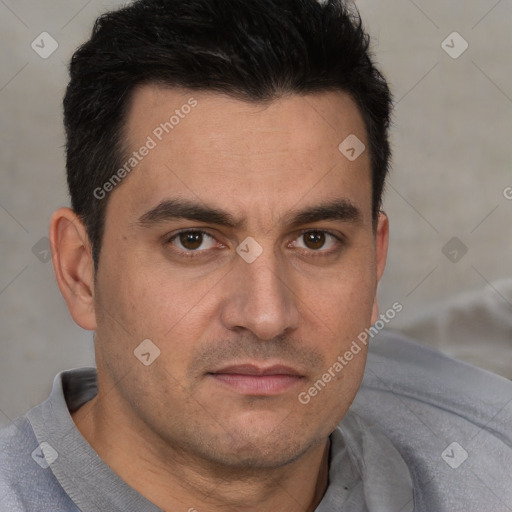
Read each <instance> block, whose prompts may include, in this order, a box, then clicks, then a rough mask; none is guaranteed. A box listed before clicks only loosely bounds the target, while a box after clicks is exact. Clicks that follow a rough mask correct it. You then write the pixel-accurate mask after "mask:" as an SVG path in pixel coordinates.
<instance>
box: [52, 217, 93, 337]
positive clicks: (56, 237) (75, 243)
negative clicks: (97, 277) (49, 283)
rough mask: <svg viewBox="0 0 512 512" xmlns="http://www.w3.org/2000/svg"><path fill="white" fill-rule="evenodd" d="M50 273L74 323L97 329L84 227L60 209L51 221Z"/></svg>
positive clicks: (88, 247)
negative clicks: (52, 271) (51, 269)
mask: <svg viewBox="0 0 512 512" xmlns="http://www.w3.org/2000/svg"><path fill="white" fill-rule="evenodd" d="M50 246H51V250H52V260H53V269H54V271H55V276H56V278H57V284H58V285H59V288H60V292H61V294H62V296H63V297H64V300H65V301H66V304H67V306H68V309H69V312H70V313H71V316H72V317H73V320H74V321H75V322H76V323H77V324H78V325H79V326H80V327H83V328H84V329H88V330H90V331H94V330H95V329H96V316H95V313H94V266H93V260H92V247H91V244H90V242H89V237H88V236H87V232H86V229H85V226H84V225H83V223H82V221H81V220H80V219H79V217H78V216H77V215H76V214H75V213H74V212H73V210H71V209H70V208H59V209H58V210H56V211H55V212H54V213H53V215H52V218H51V221H50Z"/></svg>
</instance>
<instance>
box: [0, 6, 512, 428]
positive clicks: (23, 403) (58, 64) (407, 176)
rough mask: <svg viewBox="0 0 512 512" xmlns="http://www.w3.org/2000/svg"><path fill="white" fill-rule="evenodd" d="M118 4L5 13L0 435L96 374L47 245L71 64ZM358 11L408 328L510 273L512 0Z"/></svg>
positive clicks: (388, 294)
mask: <svg viewBox="0 0 512 512" xmlns="http://www.w3.org/2000/svg"><path fill="white" fill-rule="evenodd" d="M119 4H120V2H115V1H110V2H109V1H106V0H104V1H99V0H90V1H85V0H41V1H37V2H36V1H35V0H31V1H29V0H0V45H1V47H2V52H1V53H0V107H1V111H2V115H1V117H0V123H1V133H2V138H1V142H0V176H1V180H0V183H1V185H0V244H1V245H0V258H1V260H0V261H1V266H0V325H1V337H0V354H1V356H0V424H2V423H5V422H7V421H8V418H13V417H15V416H17V415H19V414H21V413H23V412H24V411H25V410H26V409H28V408H29V407H31V406H32V405H34V404H36V403H38V402H39V401H41V400H42V399H43V398H44V397H45V396H46V395H47V393H48V392H49V389H50V385H51V381H52V379H53V377H54V375H55V374H56V373H57V372H58V371H59V370H61V369H65V368H70V367H76V366H82V365H89V364H92V363H93V356H92V335H91V333H89V332H86V331H83V330H81V329H80V328H79V327H77V326H76V325H75V324H74V323H73V322H72V320H71V319H70V317H69V315H68V312H67V309H66V307H65V304H64V302H63V300H62V298H61V297H60V294H59V291H58V289H57V286H56V284H55V281H54V277H53V270H52V267H51V263H49V262H45V242H44V240H43V241H42V242H41V239H42V238H43V237H45V236H46V234H47V226H48V221H49V218H50V215H51V213H52V211H53V210H54V209H55V208H56V207H58V206H61V205H65V204H68V198H67V192H66V187H65V175H64V161H63V144H64V139H63V130H62V126H61V100H62V96H63V92H64V88H65V86H66V82H67V72H66V63H67V61H68V60H69V57H70V56H71V54H72V52H73V50H74V48H75V47H76V46H78V45H79V44H80V43H81V42H82V41H83V40H84V39H85V38H86V37H87V35H88V33H89V31H90V29H91V25H92V22H93V20H94V19H95V18H96V16H97V15H99V14H100V13H101V12H103V11H104V10H106V9H108V8H110V7H113V6H115V5H119ZM357 5H358V7H359V9H360V11H361V13H362V16H363V19H364V20H365V24H366V26H367V28H368V29H369V31H370V33H371V34H372V35H373V45H374V50H375V54H376V56H377V60H378V62H380V64H381V68H382V69H383V71H384V73H385V75H386V76H387V77H388V79H389V80H390V82H391V85H392V88H393V91H394V94H395V98H396V102H397V106H396V112H395V126H394V129H393V146H394V165H393V167H394V170H393V173H392V176H391V179H390V181H389V184H388V189H387V194H386V199H385V209H386V211H387V212H388V214H389V216H390V218H391V225H392V231H391V248H390V254H389V263H388V269H387V274H386V276H385V278H384V279H383V282H382V284H381V288H380V292H379V294H380V300H381V306H382V308H383V309H386V308H387V307H389V306H390V305H391V304H392V303H393V302H395V301H399V302H401V303H402V304H403V306H404V309H403V311H402V313H400V315H399V316H398V317H396V319H395V320H394V321H393V322H394V323H393V326H394V327H396V328H400V327H401V326H405V325H406V324H407V323H408V322H410V321H411V320H412V319H414V318H415V316H417V315H421V313H422V312H423V311H425V310H426V309H428V308H431V307H432V305H435V304H436V303H438V302H439V301H440V300H442V299H445V298H446V297H448V296H451V295H453V294H455V293H458V292H461V291H464V290H471V289H476V288H481V287H484V286H487V285H488V283H489V282H490V283H493V282H494V281H495V280H497V279H500V278H504V277H510V276H511V274H512V258H511V254H512V229H511V227H512V222H511V221H512V200H507V198H506V197H505V194H504V191H505V190H507V187H512V172H511V168H512V158H511V151H510V148H511V145H512V61H511V57H510V55H512V30H511V28H512V27H511V20H512V2H511V1H510V0H501V1H496V0H478V1H477V0H450V1H449V2H445V1H440V0H430V1H428V2H427V1H425V0H424V1H420V0H417V1H416V2H413V1H412V0H386V1H385V2H384V1H382V0H380V1H378V0H361V1H358V2H357ZM454 31H456V32H458V33H459V34H461V36H462V37H463V38H464V40H465V41H467V44H468V45H469V46H468V48H467V50H466V51H465V52H464V53H463V54H462V55H460V56H459V57H458V58H452V57H451V56H450V55H448V53H446V51H445V50H444V49H443V48H442V46H441V43H442V42H443V40H445V39H446V38H447V36H449V35H450V34H452V33H453V32H454ZM42 32H48V33H49V34H51V36H52V37H53V38H54V39H55V40H56V42H57V43H58V48H57V50H56V51H55V52H54V53H53V54H52V55H50V56H49V57H48V58H46V59H43V58H41V57H40V56H39V55H38V54H37V53H36V52H35V51H34V50H33V49H32V47H31V43H32V41H34V40H36V42H38V41H39V45H40V46H42V45H41V43H40V38H37V36H39V35H40V34H41V33H42ZM44 37H46V36H44ZM36 38H37V39H36ZM50 44H51V42H50V40H49V39H45V44H44V48H41V47H40V48H39V49H38V50H39V51H40V52H44V51H49V49H51V45H50ZM446 44H447V45H448V46H449V47H451V48H447V49H448V51H450V52H451V53H452V55H456V54H457V53H459V52H460V49H462V48H463V46H461V44H463V41H462V40H458V39H457V37H456V36H455V39H454V36H450V37H449V38H448V40H447V43H446ZM510 196H512V191H510V194H509V197H510ZM453 237H457V239H459V240H460V243H462V244H464V246H465V247H466V248H467V253H466V254H465V255H464V256H463V257H462V259H460V261H458V262H453V261H450V259H449V258H452V259H453V258H454V257H457V258H460V255H461V254H462V252H461V247H462V246H461V245H460V244H459V245H460V246H459V247H456V246H449V247H448V248H447V249H445V251H444V252H445V253H446V254H448V257H447V256H445V254H443V247H444V246H445V244H446V243H447V242H448V241H449V240H450V239H452V238H453ZM38 243H39V244H41V245H36V244H38ZM452 243H453V242H452ZM456 243H459V242H456ZM35 245H36V249H33V248H34V246H35ZM454 249H455V250H457V251H458V253H457V254H455V253H454V252H453V250H454ZM450 252H451V254H450ZM34 253H36V254H34ZM507 307H508V306H507ZM511 313H512V308H511Z"/></svg>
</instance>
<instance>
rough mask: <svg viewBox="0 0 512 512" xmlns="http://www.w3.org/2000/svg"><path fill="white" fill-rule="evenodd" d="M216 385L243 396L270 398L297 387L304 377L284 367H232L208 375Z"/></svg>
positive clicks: (290, 368)
mask: <svg viewBox="0 0 512 512" xmlns="http://www.w3.org/2000/svg"><path fill="white" fill-rule="evenodd" d="M208 376H209V377H211V378H212V379H213V380H214V381H215V382H216V383H218V384H220V385H222V386H224V387H227V388H229V389H231V390H232V391H236V392H238V393H241V394H243V395H254V396H271V395H277V394H280V393H283V392H285V391H287V390H288V389H290V388H291V387H293V386H295V385H297V384H298V383H299V382H300V381H301V380H302V379H303V378H304V376H303V375H302V374H301V373H300V372H299V371H298V370H296V369H294V368H292V367H290V366H285V365H272V366H267V367H265V366H258V365H254V364H241V365H232V366H227V367H225V368H221V369H219V370H216V371H214V372H211V373H209V374H208Z"/></svg>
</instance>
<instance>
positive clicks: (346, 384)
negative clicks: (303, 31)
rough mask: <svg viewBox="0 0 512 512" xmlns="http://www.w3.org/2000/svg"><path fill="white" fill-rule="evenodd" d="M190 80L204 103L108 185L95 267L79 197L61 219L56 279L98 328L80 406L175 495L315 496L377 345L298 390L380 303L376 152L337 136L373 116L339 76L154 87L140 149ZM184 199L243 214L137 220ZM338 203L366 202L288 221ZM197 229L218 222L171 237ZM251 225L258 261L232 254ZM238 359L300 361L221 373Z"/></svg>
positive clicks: (95, 442)
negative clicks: (262, 380) (152, 350)
mask: <svg viewBox="0 0 512 512" xmlns="http://www.w3.org/2000/svg"><path fill="white" fill-rule="evenodd" d="M191 97H193V98H194V99H195V100H197V106H196V107H195V108H194V109H192V111H191V112H190V113H189V114H188V115H187V116H185V117H184V118H183V119H181V120H180V123H179V125H177V126H175V127H174V129H173V131H172V132H171V133H169V134H166V135H165V136H164V137H163V140H162V141H161V142H158V145H157V147H156V148H154V149H153V150H151V151H150V152H149V154H148V155H147V156H146V157H145V158H144V159H143V160H142V162H140V163H139V164H138V166H137V167H136V169H135V170H133V171H132V172H131V173H130V174H129V175H128V176H127V177H126V178H125V179H124V180H123V182H122V183H121V184H120V185H118V186H117V187H116V188H115V189H114V190H113V191H112V192H110V194H109V196H108V198H107V199H105V200H108V207H107V213H106V224H105V233H104V238H103V245H102V249H101V255H100V261H99V266H98V270H97V275H96V276H94V272H93V265H92V257H91V246H90V243H89V240H88V238H87V234H86V231H85V229H84V226H83V224H82V223H81V222H80V220H79V219H78V218H77V217H76V215H75V214H74V213H73V212H72V211H71V210H70V209H68V208H61V209H59V210H57V211H56V212H55V213H54V215H53V217H52V221H51V229H50V236H51V242H52V254H53V262H54V268H55V272H56V276H57V281H58V284H59V287H60V289H61V292H62V294H63V296H64V298H65V300H66V302H67V305H68V307H69V310H70V312H71V315H72V316H73V318H74V320H75V321H76V323H77V324H78V325H80V326H82V327H83V328H85V329H90V330H93V331H95V338H94V339H95V351H96V361H97V367H98V383H99V392H98V395H97V396H96V397H95V398H94V399H92V400H91V401H90V402H88V403H87V404H85V405H84V406H82V407H81V408H80V409H79V410H78V411H77V412H75V413H73V419H74V421H75V423H76V425H77V427H78V429H79V430H80V432H81V433H82V435H83V436H84V437H85V438H86V439H87V441H88V442H89V443H90V444H91V446H92V447H93V448H94V449H95V450H96V451H97V453H98V454H99V455H100V457H101V458H102V459H103V460H104V461H105V462H106V463H107V464H109V466H110V467H111V468H112V469H113V470H114V471H115V472H116V473H117V474H118V475H119V476H120V477H121V478H123V479H124V480H125V481H126V482H127V483H128V484H129V485H131V486H132V487H133V488H134V489H136V490H137V491H138V492H140V493H141V494H142V495H144V496H145V497H146V498H148V499H149V500H150V501H152V502H153V503H155V504H156V505H157V506H159V507H160V508H162V509H164V510H172V511H179V510H183V511H186V510H190V509H196V510H197V511H199V512H202V511H210V512H217V511H221V510H222V511H223V512H225V511H235V510H241V509H243V510H246V511H250V512H256V511H268V510H274V511H282V512H284V511H290V512H291V511H297V510H300V511H313V510H314V509H315V508H316V506H317V505H318V503H319V502H320V500H321V498H322V496H323V494H324V492H325V489H326V486H327V469H328V449H329V437H328V436H329V434H330V433H331V432H332V431H333V430H334V428H335V427H336V425H337V424H338V423H339V422H340V421H341V419H342V418H343V416H344V415H345V413H346V411H347V410H348V408H349V406H350V404H351V403H352V401H353V399H354V397H355V395H356V392H357V390H358V388H359V386H360V383H361V380H362V376H363V372H364V366H365V361H366V351H365V350H362V351H361V352H360V353H359V354H357V355H356V356H355V357H354V359H353V360H352V361H351V362H350V364H348V365H347V366H346V367H345V368H344V369H343V371H341V372H339V373H338V374H336V378H334V379H333V380H331V382H329V383H328V384H327V385H326V386H325V388H324V389H323V390H322V391H321V392H319V393H318V395H317V396H315V397H313V398H312V399H311V401H310V402H309V403H308V404H307V405H304V404H302V403H301V402H300V401H299V400H298V394H299V393H300V392H302V391H307V390H308V388H310V387H311V386H312V385H313V384H314V382H315V381H317V380H318V378H320V377H321V376H322V374H324V373H325V371H326V370H327V369H328V368H329V367H331V366H332V364H333V363H334V362H335V361H336V358H337V357H338V356H339V355H341V354H343V353H344V352H345V351H346V350H348V348H349V347H350V344H351V342H352V340H353V339H355V338H356V336H357V334H358V333H360V332H361V331H362V330H364V329H365V328H366V327H368V326H369V325H370V324H371V323H372V322H374V321H375V320H376V319H377V315H378V306H377V301H376V289H377V284H378V281H379V279H380V277H381V275H382V272H383V270H384V266H385V260H386V252H387V241H388V222H387V218H386V216H385V215H384V214H381V215H380V216H379V219H378V223H377V224H376V225H374V224H373V223H372V216H371V200H372V198H371V173H370V161H369V155H368V151H365V152H364V153H363V154H362V155H361V156H360V157H359V158H357V159H356V160H355V161H353V162H350V161H349V160H348V159H347V158H345V157H344V156H343V155H342V154H341V153H340V152H339V151H338V145H339V144H340V142H341V141H343V140H344V139H345V138H346V137H347V136H348V135H349V134H356V135H357V137H358V138H359V139H361V140H362V141H363V142H364V143H365V144H366V145H367V139H366V131H365V127H364V123H363V120H362V118H361V115H360V113H359V111H358V109H357V107H356V105H355V103H354V102H353V101H352V100H351V99H350V98H349V97H348V96H347V95H345V94H343V93H340V92H328V93H321V94H319V93H317V94H313V95H307V96H299V95H290V96H285V97H282V98H280V99H278V100H275V101H273V102H271V103H268V104H265V105H262V104H254V103H247V102H243V101H239V100H236V99H233V98H229V97H227V96H223V95H219V94H213V93H206V92H197V91H194V92H193V93H192V92H190V91H183V90H176V89H165V88H162V87H160V86H154V85H145V86H143V87H141V88H139V89H138V90H137V91H136V92H135V94H134V96H133V100H132V103H131V107H130V110H129V114H128V118H127V122H126V140H127V144H128V147H129V148H131V150H136V149H138V148H139V147H140V146H141V145H142V144H144V142H145V141H146V139H147V137H148V135H151V133H152V132H153V130H154V129H155V127H157V126H159V125H160V123H162V122H164V121H166V120H167V119H168V118H169V114H167V113H168V112H169V113H171V114H172V113H173V112H174V110H175V109H179V108H180V107H181V106H182V105H183V104H185V103H187V101H188V100H189V99H190V98H191ZM170 199H172V200H176V199H181V200H187V201H188V202H190V203H194V204H198V205H201V206H209V207H214V208H217V209H222V210H224V211H225V212H227V213H229V214H230V215H231V216H232V217H233V218H234V219H235V220H236V221H237V222H238V224H237V225H236V226H231V227H228V226H224V225H219V224H216V223H214V222H210V221H207V220H206V221H205V220H202V221H198V220H190V219H187V218H168V219H160V220H159V221H158V222H152V223H141V222H140V218H141V217H143V216H144V214H145V213H146V212H148V211H149V210H151V209H152V208H154V207H155V206H156V205H158V204H159V203H160V202H161V201H165V200H170ZM335 200H337V201H345V204H347V203H350V205H351V206H352V207H353V210H354V211H355V212H356V213H357V215H356V216H345V217H344V218H334V219H333V218H322V219H316V220H315V221H314V222H306V223H301V224H292V223H291V222H290V219H291V217H292V216H293V215H295V214H296V213H297V212H299V211H302V210H304V209H307V208H311V207H315V206H318V205H323V204H325V203H326V202H329V201H335ZM184 229H188V230H191V229H192V230H196V231H197V230H201V231H204V232H206V233H208V234H209V235H210V237H211V238H210V237H207V236H204V237H203V241H202V242H200V243H201V244H202V245H199V247H198V248H197V246H192V249H191V250H189V251H188V255H187V254H186V252H187V247H188V248H190V247H191V245H190V244H188V245H187V247H185V246H184V245H180V242H179V240H180V238H179V237H178V238H174V239H173V240H172V241H169V239H170V238H172V236H174V235H175V234H176V233H177V232H178V231H180V230H184ZM326 230H328V231H329V232H330V233H332V234H333V235H335V236H337V237H339V239H340V240H341V241H337V239H336V238H333V237H332V236H331V235H329V234H325V233H324V232H325V231H326ZM304 231H315V232H316V235H313V237H316V238H314V240H313V241H316V242H319V243H313V244H312V243H311V238H308V235H305V236H303V232H304ZM247 237H252V238H253V239H254V240H256V241H257V243H258V244H259V245H260V246H261V248H262V249H263V252H262V253H261V255H260V256H259V257H257V258H256V260H255V261H254V262H252V263H247V262H246V261H245V260H244V259H242V258H241V257H240V255H239V254H238V253H237V252H236V248H237V247H238V246H239V245H240V244H241V242H243V241H244V240H245V239H246V238H247ZM185 241H186V240H185ZM194 250H195V256H194V257H190V253H191V252H194ZM187 256H188V257H187ZM144 339H150V340H152V342H153V343H154V344H155V345H156V346H157V347H158V348H159V350H160V355H159V357H158V358H157V359H155V360H154V362H152V364H150V365H148V366H145V365H144V364H142V363H141V361H139V359H137V358H136V357H135V355H134V350H135V349H136V348H137V346H138V345H139V344H140V343H141V341H142V340H144ZM241 363H252V364H256V365H260V366H265V367H267V366H270V365H273V364H282V365H287V366H289V367H292V368H293V369H294V370H295V372H296V373H297V374H299V377H296V378H294V380H293V383H292V384H291V385H290V387H288V388H286V389H284V390H283V391H281V392H278V393H275V394H271V395H265V394H258V393H252V394H251V393H243V392H241V391H240V390H239V389H238V388H236V389H235V388H233V387H231V386H229V385H226V384H225V382H223V381H220V380H218V379H217V378H215V377H213V376H212V375H211V372H215V371H217V370H219V369H220V368H222V367H225V366H228V365H230V364H241ZM134 461H135V462H134Z"/></svg>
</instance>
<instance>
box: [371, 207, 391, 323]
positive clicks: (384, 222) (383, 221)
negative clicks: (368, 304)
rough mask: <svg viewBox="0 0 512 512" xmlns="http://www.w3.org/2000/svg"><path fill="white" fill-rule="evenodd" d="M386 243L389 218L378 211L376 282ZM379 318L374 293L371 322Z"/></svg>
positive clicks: (380, 272)
mask: <svg viewBox="0 0 512 512" xmlns="http://www.w3.org/2000/svg"><path fill="white" fill-rule="evenodd" d="M388 243H389V220H388V216H387V215H386V214H385V213H384V212H382V211H381V212H380V213H379V218H378V221H377V230H376V233H375V255H376V272H377V284H378V283H379V281H380V278H381V277H382V274H383V273H384V269H385V268H386V258H387V256H388ZM378 318H379V304H378V302H377V293H375V300H374V302H373V310H372V324H374V323H375V322H376V321H377V320H378Z"/></svg>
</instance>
